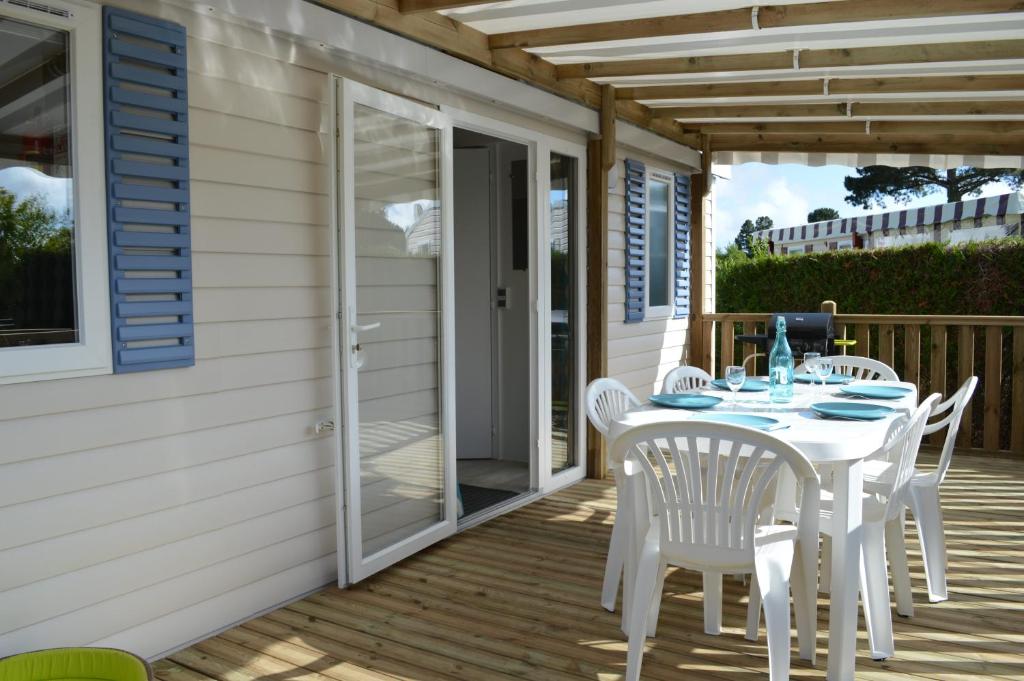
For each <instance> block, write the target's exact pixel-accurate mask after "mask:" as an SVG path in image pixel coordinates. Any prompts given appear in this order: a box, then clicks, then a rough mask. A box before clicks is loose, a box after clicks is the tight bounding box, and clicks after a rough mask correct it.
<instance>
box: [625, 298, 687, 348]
mask: <svg viewBox="0 0 1024 681" xmlns="http://www.w3.org/2000/svg"><path fill="white" fill-rule="evenodd" d="M611 307H612V306H611V305H609V309H610V308H611ZM688 321H689V320H686V319H658V320H651V321H646V322H636V323H633V324H623V323H621V322H619V323H617V324H616V323H614V322H609V323H608V338H609V340H615V339H617V338H629V337H633V336H650V335H656V336H671V335H676V336H677V337H678V338H679V339H682V338H683V336H684V335H685V331H686V328H687V325H688Z"/></svg>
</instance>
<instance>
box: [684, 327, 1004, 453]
mask: <svg viewBox="0 0 1024 681" xmlns="http://www.w3.org/2000/svg"><path fill="white" fill-rule="evenodd" d="M769 318H770V315H769V314H734V313H724V314H709V315H704V318H703V321H704V328H703V329H702V331H703V333H704V339H705V342H706V345H705V348H713V349H715V350H717V352H714V353H713V354H710V355H709V353H707V352H706V353H705V356H704V364H705V365H706V368H709V370H711V372H712V373H713V374H715V375H721V368H722V367H725V366H728V365H730V364H736V363H739V362H742V361H743V359H744V358H746V357H748V356H749V355H750V354H752V353H754V351H755V347H754V346H753V345H752V344H748V343H739V342H738V341H737V340H736V336H738V335H740V334H742V333H748V334H749V333H764V332H765V325H766V324H767V322H768V320H769ZM834 322H835V327H836V328H835V330H836V337H837V338H853V339H856V340H857V343H856V345H854V346H852V347H849V348H846V349H845V353H846V354H850V355H860V356H862V357H871V358H873V359H877V360H880V361H882V362H885V363H886V364H888V365H889V366H891V367H893V368H894V369H895V370H896V372H897V373H898V374H899V375H900V377H901V378H902V379H903V380H905V381H908V382H911V383H915V384H917V386H918V391H919V393H920V394H921V395H927V394H929V393H933V392H939V393H942V395H943V396H947V395H950V394H951V393H953V392H954V391H955V390H956V389H957V388H958V387H959V386H960V385H961V384H962V383H963V382H964V381H966V380H967V379H968V378H969V377H971V376H977V377H978V380H979V384H978V389H977V391H976V392H975V394H974V398H973V400H972V401H971V406H970V407H969V408H968V410H967V411H966V412H965V413H964V418H963V422H962V424H961V427H960V435H959V439H958V441H957V446H958V448H960V449H965V450H967V449H969V450H973V453H982V454H1002V455H1006V454H1011V453H1012V454H1014V455H1024V317H993V316H941V315H873V314H837V315H836V316H835V318H834ZM843 351H844V350H843V349H837V352H843ZM754 361H756V362H757V365H756V366H757V369H758V370H759V373H764V371H765V367H766V362H765V360H764V359H763V358H758V359H757V360H754ZM797 361H798V362H799V358H797ZM749 368H750V365H749V364H748V369H749ZM933 437H935V436H933ZM932 444H938V441H933V442H932Z"/></svg>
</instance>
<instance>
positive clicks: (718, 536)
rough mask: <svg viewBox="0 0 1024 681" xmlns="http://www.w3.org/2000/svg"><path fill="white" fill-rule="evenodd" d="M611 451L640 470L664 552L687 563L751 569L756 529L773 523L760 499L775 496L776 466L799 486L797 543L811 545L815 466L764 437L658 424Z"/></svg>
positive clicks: (633, 432)
mask: <svg viewBox="0 0 1024 681" xmlns="http://www.w3.org/2000/svg"><path fill="white" fill-rule="evenodd" d="M612 450H613V452H614V456H615V458H616V459H618V460H623V461H631V462H633V461H635V462H636V463H637V465H638V467H639V468H640V470H641V471H643V475H644V478H645V481H646V485H647V487H648V488H649V489H650V494H649V498H650V505H651V506H650V509H649V510H650V511H651V512H652V513H653V515H656V516H657V522H659V523H660V524H661V527H660V530H661V536H660V541H661V544H662V550H663V551H666V552H669V553H671V554H676V555H680V556H685V560H686V561H687V562H688V563H692V564H695V565H702V566H705V567H707V568H708V569H723V570H728V569H730V568H736V567H740V566H743V565H749V564H750V562H751V561H752V560H753V555H754V553H753V551H754V531H755V522H756V521H757V520H758V517H759V516H760V517H761V518H769V519H770V518H771V500H772V498H771V497H767V499H766V497H765V495H766V493H769V492H772V491H773V490H774V487H775V485H774V483H775V480H776V477H777V476H778V473H779V470H780V469H781V467H782V466H788V467H789V468H790V470H792V472H793V474H794V476H795V478H796V480H797V481H798V482H799V483H802V487H803V499H802V503H801V508H800V516H799V519H798V523H797V524H798V525H799V532H800V537H801V539H806V540H807V541H814V542H816V541H817V533H818V495H819V494H820V491H819V480H818V476H817V474H816V473H815V472H814V467H813V466H812V465H811V462H810V461H809V460H808V459H807V457H805V456H804V455H803V454H802V453H801V452H800V450H798V449H796V448H795V447H793V446H792V445H790V444H788V443H786V442H784V441H782V440H780V439H778V438H776V437H774V436H772V435H770V434H768V433H764V432H761V431H758V430H754V429H752V428H744V427H740V426H733V425H727V424H719V423H709V422H707V421H685V422H680V421H660V422H656V423H650V424H644V425H641V426H636V427H635V428H631V429H630V430H628V431H626V432H624V433H623V434H621V435H620V436H619V437H617V438H616V439H615V441H614V442H613V443H612ZM634 489H635V488H634ZM766 500H767V501H768V503H767V504H765V503H764V502H765V501H766ZM636 515H637V516H638V517H642V516H643V515H646V514H640V513H637V514H636ZM815 545H816V544H815ZM813 553H814V554H815V555H816V554H817V552H816V551H815V552H813Z"/></svg>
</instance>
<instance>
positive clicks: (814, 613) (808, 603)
mask: <svg viewBox="0 0 1024 681" xmlns="http://www.w3.org/2000/svg"><path fill="white" fill-rule="evenodd" d="M808 552H809V553H810V554H811V555H810V556H807V555H806V554H807V553H808ZM817 556H818V547H817V544H815V546H803V545H801V544H800V543H799V542H798V543H797V545H796V557H795V558H794V560H793V571H792V574H791V575H790V578H789V589H790V591H791V592H792V593H793V612H794V615H795V617H796V636H797V643H798V645H799V648H800V659H802V660H809V661H810V663H811V664H812V665H813V664H814V663H815V661H816V656H817V652H818V650H817V647H818V589H817V579H816V577H817V575H816V574H815V572H816V571H815V569H814V567H815V563H816V558H817ZM747 614H748V617H749V612H748V613H747Z"/></svg>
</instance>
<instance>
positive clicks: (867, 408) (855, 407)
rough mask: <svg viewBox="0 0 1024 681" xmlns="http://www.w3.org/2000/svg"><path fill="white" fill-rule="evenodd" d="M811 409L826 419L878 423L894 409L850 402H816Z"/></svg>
mask: <svg viewBox="0 0 1024 681" xmlns="http://www.w3.org/2000/svg"><path fill="white" fill-rule="evenodd" d="M811 409H812V410H814V413H815V414H817V415H818V416H820V417H822V418H826V419H844V420H847V421H878V420H879V419H884V418H885V417H886V416H889V415H891V414H892V413H893V412H894V411H895V409H891V408H889V407H883V406H882V405H879V404H855V403H851V402H818V403H817V404H812V405H811Z"/></svg>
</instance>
